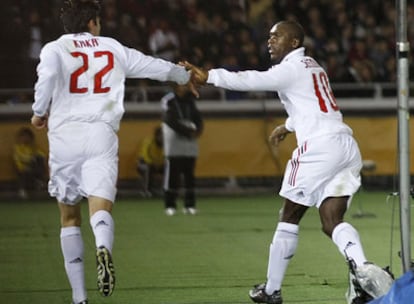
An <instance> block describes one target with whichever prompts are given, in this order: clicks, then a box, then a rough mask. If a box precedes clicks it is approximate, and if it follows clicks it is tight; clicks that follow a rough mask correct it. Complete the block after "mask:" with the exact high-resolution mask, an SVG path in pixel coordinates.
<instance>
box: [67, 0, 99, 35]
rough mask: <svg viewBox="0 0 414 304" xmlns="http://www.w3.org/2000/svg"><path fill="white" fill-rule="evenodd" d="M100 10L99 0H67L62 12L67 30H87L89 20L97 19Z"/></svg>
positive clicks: (79, 31)
mask: <svg viewBox="0 0 414 304" xmlns="http://www.w3.org/2000/svg"><path fill="white" fill-rule="evenodd" d="M100 11H101V5H100V3H99V1H98V0H65V1H64V2H63V7H62V9H61V14H60V19H61V20H62V23H63V27H64V29H65V32H66V33H82V32H87V31H88V30H89V29H88V23H89V21H90V20H96V19H97V18H98V17H99V15H100Z"/></svg>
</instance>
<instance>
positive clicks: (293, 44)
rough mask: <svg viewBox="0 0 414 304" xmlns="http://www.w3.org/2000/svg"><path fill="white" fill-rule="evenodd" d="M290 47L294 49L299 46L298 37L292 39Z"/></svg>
mask: <svg viewBox="0 0 414 304" xmlns="http://www.w3.org/2000/svg"><path fill="white" fill-rule="evenodd" d="M292 47H293V48H295V49H296V48H298V47H299V39H297V38H293V39H292Z"/></svg>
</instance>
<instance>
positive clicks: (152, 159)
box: [137, 126, 164, 197]
mask: <svg viewBox="0 0 414 304" xmlns="http://www.w3.org/2000/svg"><path fill="white" fill-rule="evenodd" d="M137 171H138V173H139V174H140V175H141V178H142V186H143V188H144V189H143V192H142V195H143V196H144V197H151V196H152V195H153V193H156V192H158V189H159V188H161V187H160V185H161V184H162V183H161V182H160V181H161V180H162V177H163V172H164V149H163V137H162V128H161V127H160V126H158V127H156V128H155V130H154V134H153V136H152V137H150V138H145V139H144V141H143V142H142V146H141V154H140V156H139V158H138V164H137Z"/></svg>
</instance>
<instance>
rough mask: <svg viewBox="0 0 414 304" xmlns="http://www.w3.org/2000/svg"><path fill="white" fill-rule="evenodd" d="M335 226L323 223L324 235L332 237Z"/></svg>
mask: <svg viewBox="0 0 414 304" xmlns="http://www.w3.org/2000/svg"><path fill="white" fill-rule="evenodd" d="M334 228H335V226H334V225H332V224H329V223H322V231H323V233H325V234H326V235H327V236H329V237H332V233H333V230H334Z"/></svg>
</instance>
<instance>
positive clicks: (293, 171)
mask: <svg viewBox="0 0 414 304" xmlns="http://www.w3.org/2000/svg"><path fill="white" fill-rule="evenodd" d="M306 150H307V144H306V141H305V143H304V144H303V145H302V146H300V147H298V150H297V154H298V156H297V157H295V158H292V159H291V160H290V164H291V166H292V169H291V171H290V175H289V180H288V184H289V185H291V186H295V184H296V175H297V174H298V170H299V158H300V156H301V155H302V154H303V153H305V152H306Z"/></svg>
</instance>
